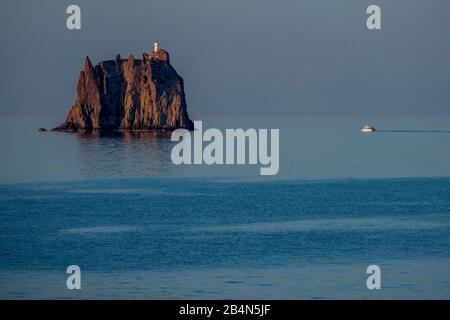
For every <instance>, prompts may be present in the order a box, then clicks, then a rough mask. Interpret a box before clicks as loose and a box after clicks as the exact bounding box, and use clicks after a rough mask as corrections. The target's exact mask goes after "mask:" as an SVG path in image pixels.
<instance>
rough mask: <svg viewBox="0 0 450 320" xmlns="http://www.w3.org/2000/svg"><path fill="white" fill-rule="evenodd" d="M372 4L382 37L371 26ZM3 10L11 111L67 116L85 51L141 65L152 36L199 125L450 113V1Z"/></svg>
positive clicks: (6, 101) (33, 4) (83, 3)
mask: <svg viewBox="0 0 450 320" xmlns="http://www.w3.org/2000/svg"><path fill="white" fill-rule="evenodd" d="M70 4H78V5H79V6H80V7H81V14H82V23H81V25H82V30H80V31H69V30H67V29H66V23H65V21H66V18H67V14H66V12H65V11H66V8H67V6H68V5H70ZM369 4H378V5H380V6H381V9H382V30H379V31H369V30H368V29H367V28H366V22H365V21H366V18H367V14H366V13H365V12H366V8H367V7H368V5H369ZM0 14H1V22H0V23H1V27H0V34H1V47H2V49H1V59H0V64H1V73H0V90H1V95H0V114H1V115H7V114H16V115H22V114H31V115H38V114H43V115H57V116H61V117H64V116H65V114H66V113H67V111H68V110H69V108H70V107H71V106H72V105H73V103H74V100H75V88H76V82H77V79H78V76H79V72H80V70H81V69H82V65H83V59H84V57H85V56H86V55H89V57H90V58H91V60H92V62H93V63H97V62H99V61H100V60H105V59H114V57H115V56H116V54H118V53H120V54H121V55H122V57H127V56H128V55H129V54H130V53H132V54H133V55H134V56H135V57H136V58H140V57H141V54H142V53H143V52H144V51H150V50H151V47H152V42H153V40H158V41H159V43H160V46H161V47H162V48H164V49H166V50H167V51H168V52H169V53H170V57H171V62H172V65H173V66H174V67H175V68H176V70H177V72H178V73H179V74H180V75H181V76H182V77H183V78H184V80H185V89H186V98H187V103H188V111H189V113H190V115H191V117H192V118H193V119H199V118H201V116H202V115H239V114H246V115H253V114H254V115H288V116H289V115H353V114H358V115H365V114H373V115H449V114H450V32H449V31H450V26H449V24H450V1H448V0H433V1H426V0H395V1H379V0H378V1H366V0H335V1H331V0H330V1H325V0H320V1H319V0H307V1H300V0H292V1H280V0H276V1H275V0H271V1H258V0H223V1H211V0H203V1H200V0H198V1H189V0H178V1H168V0H158V1H149V0H138V1H125V0H120V1H119V0H114V1H111V0H95V1H92V0H91V1H87V0H77V1H61V0H52V1H51V0H42V1H35V0H29V1H24V0H2V1H1V2H0ZM61 120H62V119H61Z"/></svg>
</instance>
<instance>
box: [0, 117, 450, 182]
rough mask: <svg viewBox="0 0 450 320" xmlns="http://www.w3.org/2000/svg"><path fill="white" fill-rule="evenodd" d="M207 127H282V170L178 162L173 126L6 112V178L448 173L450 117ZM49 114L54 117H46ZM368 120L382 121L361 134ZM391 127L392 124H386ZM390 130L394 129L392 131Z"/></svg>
mask: <svg viewBox="0 0 450 320" xmlns="http://www.w3.org/2000/svg"><path fill="white" fill-rule="evenodd" d="M196 120H202V121H203V128H204V130H206V129H207V128H219V129H221V130H224V129H226V128H244V129H248V128H255V129H260V128H278V129H279V130H280V171H279V173H278V174H277V175H276V176H270V177H269V176H266V177H261V176H260V175H259V165H245V166H243V165H234V166H229V165H213V166H208V165H180V166H176V165H174V164H173V163H172V161H171V159H170V154H171V149H172V146H173V145H175V142H171V141H170V136H171V133H170V132H156V131H154V132H148V131H140V132H109V133H104V132H103V133H101V132H93V133H77V134H70V133H62V132H45V133H39V132H38V131H37V128H39V127H42V126H44V127H54V126H55V124H56V123H58V121H59V120H58V119H56V120H53V121H51V119H50V120H48V119H34V118H29V119H23V118H15V117H12V118H3V119H0V149H1V150H2V156H1V157H0V183H8V182H30V181H67V180H78V179H83V180H84V179H89V178H109V177H112V178H115V177H167V176H170V177H211V176H214V177H218V176H220V177H231V178H233V177H239V178H240V179H242V178H250V179H258V180H261V179H263V178H270V179H322V178H325V179H327V178H349V177H351V178H385V177H448V176H450V166H449V165H448V164H449V159H450V139H449V137H450V136H449V135H448V134H447V133H448V131H449V128H450V118H449V117H436V118H433V117H416V118H414V117H410V118H405V117H401V118H395V117H379V118H374V117H372V118H370V119H367V118H358V117H290V118H287V117H238V118H237V117H228V118H227V117H222V118H220V117H211V118H203V119H196ZM46 121H48V122H46ZM366 121H369V122H370V123H373V124H374V125H375V127H377V128H379V131H377V132H376V133H374V134H370V135H367V134H362V133H361V132H360V129H361V124H363V123H365V122H366ZM385 129H386V130H385ZM391 129H392V130H391Z"/></svg>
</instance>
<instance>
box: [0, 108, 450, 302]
mask: <svg viewBox="0 0 450 320" xmlns="http://www.w3.org/2000/svg"><path fill="white" fill-rule="evenodd" d="M19 120H20V123H21V124H22V127H19V124H18V123H19V122H18V121H19ZM366 120H367V119H366ZM369 121H371V124H373V125H375V126H376V127H377V128H378V129H379V130H380V131H379V132H377V133H375V134H373V135H363V134H361V133H359V128H360V127H361V126H362V125H364V122H365V121H364V119H360V118H342V117H340V118H339V117H338V118H299V119H284V118H276V119H275V120H271V121H269V119H266V118H260V119H255V118H252V119H247V120H246V119H233V118H227V119H217V118H216V119H207V120H204V126H205V127H219V128H220V127H224V128H225V127H228V128H237V127H243V128H248V127H255V128H280V147H281V155H280V173H279V175H277V176H275V177H269V178H267V177H266V178H263V177H261V176H259V167H258V166H247V167H239V166H228V167H226V166H219V167H217V166H212V167H207V166H191V167H186V166H181V167H178V166H175V165H173V164H172V163H171V162H170V151H171V148H172V146H173V143H172V142H170V136H168V135H167V134H157V133H135V134H131V133H120V134H119V133H116V134H108V135H105V134H102V135H100V134H66V133H52V132H47V133H38V132H37V128H39V127H41V126H48V127H51V126H52V125H53V126H56V124H57V122H56V123H55V121H54V120H52V119H16V118H10V119H6V118H5V119H2V123H1V126H0V130H1V132H0V133H1V141H0V142H1V150H2V156H1V159H0V298H2V299H5V298H6V299H12V298H56V299H58V298H63V299H78V298H94V299H103V298H113V299H117V298H143V299H179V298H186V299H196V298H198V299H233V298H234V299H239V298H242V299H266V298H267V299H277V298H284V299H323V298H337V299H344V298H352V299H355V298H362V299H393V298H406V299H416V298H438V299H448V298H450V191H449V190H450V131H449V130H450V120H449V118H407V119H400V118H395V117H394V118H392V117H391V118H373V119H369ZM271 122H272V123H271ZM22 129H23V130H22ZM71 264H76V265H79V266H80V268H81V270H82V289H81V290H79V291H76V290H74V291H70V290H67V289H66V277H67V274H66V273H65V271H66V267H67V266H68V265H71ZM370 264H376V265H379V266H380V268H381V270H382V289H381V290H378V291H369V290H367V287H366V278H367V274H366V268H367V266H368V265H370Z"/></svg>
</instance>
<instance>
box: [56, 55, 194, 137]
mask: <svg viewBox="0 0 450 320" xmlns="http://www.w3.org/2000/svg"><path fill="white" fill-rule="evenodd" d="M178 128H186V129H193V123H192V121H191V120H190V119H189V116H188V113H187V105H186V99H185V95H184V84H183V78H181V77H180V76H179V75H178V74H177V72H176V71H175V69H174V68H173V67H172V65H171V64H170V59H169V54H168V53H167V51H165V50H163V49H159V50H158V51H157V52H152V53H144V54H143V55H142V59H135V58H134V57H133V55H130V56H129V57H128V59H121V57H120V56H119V55H118V56H117V57H116V59H115V60H108V61H102V62H100V63H99V64H97V65H96V66H95V67H94V66H93V65H92V63H91V61H90V60H89V57H86V59H85V61H84V68H83V71H81V72H80V78H79V80H78V85H77V99H76V102H75V104H74V105H73V106H72V109H71V110H70V111H69V114H68V115H67V119H66V121H65V122H64V123H63V124H61V125H60V126H59V127H57V128H55V129H53V130H56V131H95V130H174V129H178Z"/></svg>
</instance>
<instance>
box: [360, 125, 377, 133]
mask: <svg viewBox="0 0 450 320" xmlns="http://www.w3.org/2000/svg"><path fill="white" fill-rule="evenodd" d="M375 131H377V129H375V128H374V127H371V126H368V125H367V124H366V125H365V126H364V127H363V128H362V129H361V132H364V133H372V132H375Z"/></svg>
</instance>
